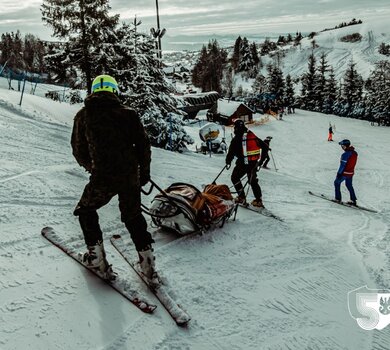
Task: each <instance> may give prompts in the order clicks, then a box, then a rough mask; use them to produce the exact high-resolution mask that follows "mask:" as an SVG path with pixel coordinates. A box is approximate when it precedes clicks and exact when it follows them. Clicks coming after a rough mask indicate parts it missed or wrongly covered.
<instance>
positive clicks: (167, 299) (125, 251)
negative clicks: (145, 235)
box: [111, 235, 191, 327]
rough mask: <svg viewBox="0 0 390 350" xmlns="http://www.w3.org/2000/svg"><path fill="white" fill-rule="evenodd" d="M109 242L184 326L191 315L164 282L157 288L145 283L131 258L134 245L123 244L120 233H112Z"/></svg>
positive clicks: (179, 324)
mask: <svg viewBox="0 0 390 350" xmlns="http://www.w3.org/2000/svg"><path fill="white" fill-rule="evenodd" d="M111 243H112V245H113V246H114V247H115V249H116V250H117V251H118V252H119V254H121V255H122V257H123V258H124V259H125V260H126V262H127V263H128V264H129V265H130V266H131V267H132V268H133V269H134V271H135V272H136V273H137V275H138V276H139V277H140V278H141V279H142V281H143V282H144V283H145V284H146V285H147V287H148V288H149V289H150V291H151V292H152V293H153V294H154V295H155V296H156V298H157V299H158V300H159V302H160V303H161V305H163V306H164V308H165V309H166V310H167V311H168V313H169V314H170V315H171V317H172V318H173V319H174V321H175V322H176V324H177V325H178V326H182V327H184V326H186V325H187V324H188V322H189V321H190V319H191V317H190V316H189V315H188V314H187V313H186V312H185V311H184V310H183V308H182V307H181V306H180V305H178V304H177V303H176V302H175V300H174V299H173V298H172V297H171V296H170V295H169V292H168V290H167V287H166V286H165V285H164V284H160V285H159V286H158V287H157V288H152V287H150V286H149V284H148V283H147V281H146V279H145V277H144V276H143V275H142V273H141V272H140V271H139V270H138V269H137V266H136V263H135V262H133V259H132V251H133V248H134V246H132V245H130V244H125V241H124V240H123V239H122V237H121V236H120V235H114V236H112V237H111Z"/></svg>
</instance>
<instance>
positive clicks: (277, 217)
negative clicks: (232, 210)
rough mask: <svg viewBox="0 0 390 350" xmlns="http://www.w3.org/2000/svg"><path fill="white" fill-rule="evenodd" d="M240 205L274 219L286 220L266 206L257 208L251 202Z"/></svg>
mask: <svg viewBox="0 0 390 350" xmlns="http://www.w3.org/2000/svg"><path fill="white" fill-rule="evenodd" d="M239 206H240V207H241V208H245V209H248V210H251V211H254V212H256V213H258V214H261V215H264V216H267V217H269V218H273V219H275V220H278V221H281V222H284V220H283V219H282V218H281V217H279V216H277V215H275V214H273V213H272V212H271V211H269V210H268V209H266V208H257V207H254V206H253V205H252V204H249V203H245V204H239Z"/></svg>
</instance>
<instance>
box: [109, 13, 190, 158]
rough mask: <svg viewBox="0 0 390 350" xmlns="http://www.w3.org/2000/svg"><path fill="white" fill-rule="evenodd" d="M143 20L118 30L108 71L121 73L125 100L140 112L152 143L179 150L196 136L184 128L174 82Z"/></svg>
mask: <svg viewBox="0 0 390 350" xmlns="http://www.w3.org/2000/svg"><path fill="white" fill-rule="evenodd" d="M139 25H140V22H139V21H137V20H134V22H133V25H132V26H130V25H127V24H122V26H121V27H120V28H119V29H118V30H117V31H116V37H117V38H118V42H117V43H115V44H114V45H113V46H112V50H114V52H115V53H116V55H113V56H107V61H108V63H109V64H108V65H107V68H106V73H107V74H110V75H113V76H116V77H120V97H121V99H122V101H123V102H124V103H125V104H126V105H128V106H130V107H131V108H132V109H134V110H135V111H137V112H138V114H139V115H140V116H141V121H142V123H143V124H144V126H145V128H146V131H147V132H148V135H149V137H150V139H151V142H152V145H153V146H157V147H160V148H166V149H171V150H178V149H179V147H180V146H181V145H183V143H192V142H193V140H192V138H191V137H189V136H188V135H187V134H186V132H185V130H184V129H183V113H182V112H181V111H179V110H178V108H177V101H176V100H175V98H174V97H172V96H171V93H172V92H173V90H174V89H173V86H172V85H170V84H169V83H168V82H167V80H166V79H165V75H164V72H163V71H162V70H161V69H160V65H159V59H158V58H157V57H156V54H155V41H154V38H152V37H151V36H150V35H146V34H144V33H141V32H140V30H139V29H138V26H139Z"/></svg>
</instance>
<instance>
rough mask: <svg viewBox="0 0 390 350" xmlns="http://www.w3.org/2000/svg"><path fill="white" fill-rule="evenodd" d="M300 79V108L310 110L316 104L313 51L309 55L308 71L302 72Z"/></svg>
mask: <svg viewBox="0 0 390 350" xmlns="http://www.w3.org/2000/svg"><path fill="white" fill-rule="evenodd" d="M301 81H302V91H301V108H304V109H308V110H311V111H312V110H314V107H315V105H316V91H315V85H316V59H315V57H314V54H313V53H312V54H311V55H310V56H309V61H308V71H307V72H306V73H305V74H303V76H302V78H301Z"/></svg>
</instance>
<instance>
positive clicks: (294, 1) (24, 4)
mask: <svg viewBox="0 0 390 350" xmlns="http://www.w3.org/2000/svg"><path fill="white" fill-rule="evenodd" d="M0 1H1V8H0V33H4V32H11V31H16V30H17V29H19V30H20V31H21V32H22V34H26V33H32V34H36V35H38V36H39V37H40V38H42V39H50V38H51V30H50V29H49V28H47V27H45V26H44V24H43V23H42V21H41V12H40V5H41V4H42V0H22V1H17V0H0ZM110 4H111V7H112V13H113V14H114V13H119V14H120V15H121V20H124V21H128V20H131V19H133V18H134V16H135V15H136V16H137V17H138V18H139V19H141V20H142V22H143V25H142V27H143V30H145V31H149V29H150V28H151V27H156V0H141V1H139V0H111V2H110ZM158 4H159V10H160V11H159V12H160V24H161V28H166V29H167V34H169V35H178V34H188V35H194V34H199V35H210V37H211V36H212V35H213V34H234V35H238V34H240V35H245V34H263V33H270V32H271V33H274V32H277V33H288V32H292V33H294V32H296V31H303V32H304V31H317V30H321V29H324V28H327V27H333V26H335V25H337V24H339V23H340V22H343V21H349V20H351V19H352V18H354V17H355V18H356V19H362V20H363V22H364V20H370V19H373V18H378V17H381V18H386V17H387V18H389V24H390V0H244V1H240V0H158Z"/></svg>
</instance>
